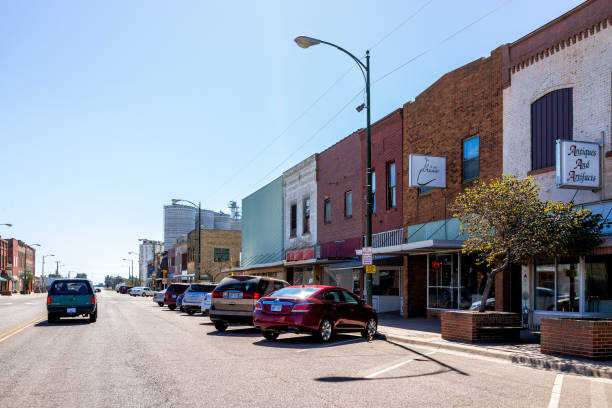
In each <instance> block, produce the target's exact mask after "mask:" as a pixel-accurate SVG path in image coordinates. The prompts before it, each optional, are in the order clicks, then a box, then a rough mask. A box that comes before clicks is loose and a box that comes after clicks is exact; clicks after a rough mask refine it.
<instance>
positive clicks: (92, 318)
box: [89, 310, 98, 323]
mask: <svg viewBox="0 0 612 408" xmlns="http://www.w3.org/2000/svg"><path fill="white" fill-rule="evenodd" d="M96 320H98V311H97V310H96V311H95V312H94V313H92V314H90V315H89V323H95V321H96Z"/></svg>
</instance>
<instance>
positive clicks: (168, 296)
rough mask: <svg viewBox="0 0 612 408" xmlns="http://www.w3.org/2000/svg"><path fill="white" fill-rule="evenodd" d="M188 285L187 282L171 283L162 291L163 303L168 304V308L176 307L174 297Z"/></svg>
mask: <svg viewBox="0 0 612 408" xmlns="http://www.w3.org/2000/svg"><path fill="white" fill-rule="evenodd" d="M188 287H189V284H188V283H173V284H171V285H170V286H168V288H167V289H166V293H164V305H166V306H168V309H170V310H174V309H176V298H177V297H178V296H179V295H180V294H181V293H183V292H185V291H186V290H187V288H188Z"/></svg>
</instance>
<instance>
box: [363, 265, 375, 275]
mask: <svg viewBox="0 0 612 408" xmlns="http://www.w3.org/2000/svg"><path fill="white" fill-rule="evenodd" d="M365 273H376V266H374V265H366V266H365Z"/></svg>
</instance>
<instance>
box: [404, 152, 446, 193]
mask: <svg viewBox="0 0 612 408" xmlns="http://www.w3.org/2000/svg"><path fill="white" fill-rule="evenodd" d="M409 168H410V172H409V176H408V185H409V186H410V187H437V188H446V157H434V156H422V155H418V154H411V155H410V156H409Z"/></svg>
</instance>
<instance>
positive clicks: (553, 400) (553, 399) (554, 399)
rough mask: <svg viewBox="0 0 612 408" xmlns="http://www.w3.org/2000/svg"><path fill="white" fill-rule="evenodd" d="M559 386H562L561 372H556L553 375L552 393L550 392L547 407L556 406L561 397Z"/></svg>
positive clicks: (554, 407) (556, 407)
mask: <svg viewBox="0 0 612 408" xmlns="http://www.w3.org/2000/svg"><path fill="white" fill-rule="evenodd" d="M561 388H563V374H557V376H556V377H555V385H553V389H552V393H551V394H550V402H549V403H548V408H558V407H559V399H560V398H561Z"/></svg>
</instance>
